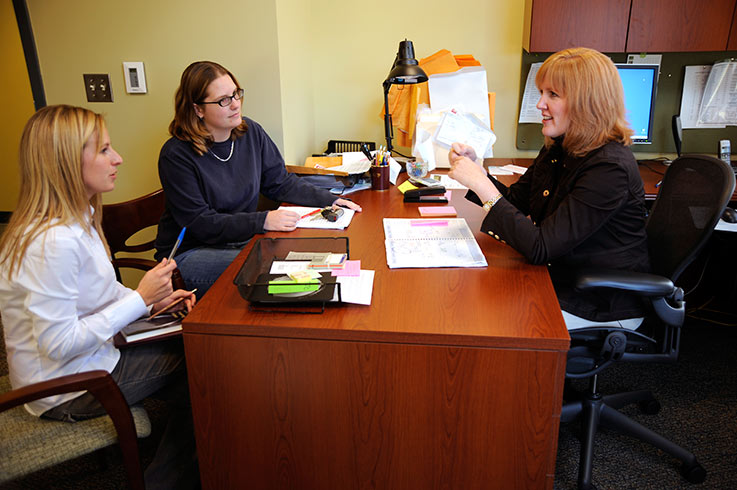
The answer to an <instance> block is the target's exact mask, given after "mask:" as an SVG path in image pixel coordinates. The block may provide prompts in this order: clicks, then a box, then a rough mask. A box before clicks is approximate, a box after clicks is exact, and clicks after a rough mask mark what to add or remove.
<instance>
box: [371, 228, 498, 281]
mask: <svg viewBox="0 0 737 490" xmlns="http://www.w3.org/2000/svg"><path fill="white" fill-rule="evenodd" d="M384 238H385V240H384V244H385V246H386V262H387V265H388V266H389V268H390V269H401V268H431V267H486V266H487V263H486V258H485V257H484V254H483V252H481V248H480V247H479V244H478V243H477V242H476V238H475V237H474V236H473V233H472V232H471V229H470V228H469V227H468V224H467V223H466V220H465V219H463V218H442V219H401V218H384Z"/></svg>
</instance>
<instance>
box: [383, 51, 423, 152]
mask: <svg viewBox="0 0 737 490" xmlns="http://www.w3.org/2000/svg"><path fill="white" fill-rule="evenodd" d="M426 81H427V75H426V74H425V72H424V71H423V70H422V68H420V67H419V66H418V65H417V60H416V59H415V48H414V47H413V46H412V41H408V40H406V39H405V40H404V41H400V42H399V51H398V52H397V56H396V58H395V59H394V64H393V65H392V69H391V70H389V75H387V77H386V80H384V136H385V137H386V149H387V151H388V152H389V154H391V151H392V138H394V129H393V128H392V115H391V114H389V89H390V88H391V86H392V85H410V84H414V83H422V82H426Z"/></svg>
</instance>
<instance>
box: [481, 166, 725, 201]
mask: <svg viewBox="0 0 737 490" xmlns="http://www.w3.org/2000/svg"><path fill="white" fill-rule="evenodd" d="M532 161H533V159H532V158H487V159H485V160H484V165H486V166H487V167H488V166H489V165H495V166H499V167H502V166H504V165H508V164H510V163H511V164H513V165H519V166H521V167H529V166H530V165H531V164H532ZM638 168H639V170H640V177H642V183H643V186H644V188H645V200H646V201H654V200H655V198H656V197H658V188H657V187H655V186H656V185H657V184H658V182H660V181H661V180H663V175H664V174H665V171H666V170H668V166H667V165H665V164H663V163H662V162H659V161H655V160H645V161H643V162H642V163H640V164H639V165H638ZM497 178H498V179H499V181H500V182H502V183H504V185H511V184H513V183H514V182H515V181H516V180H517V179H518V178H519V175H515V176H505V175H502V176H499V177H497ZM735 200H737V189H736V190H735V192H734V194H732V199H730V201H732V202H734V201H735Z"/></svg>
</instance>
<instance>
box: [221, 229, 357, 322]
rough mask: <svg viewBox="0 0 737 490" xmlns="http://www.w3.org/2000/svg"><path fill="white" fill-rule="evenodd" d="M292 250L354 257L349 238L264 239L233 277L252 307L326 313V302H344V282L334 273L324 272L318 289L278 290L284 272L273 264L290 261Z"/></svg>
mask: <svg viewBox="0 0 737 490" xmlns="http://www.w3.org/2000/svg"><path fill="white" fill-rule="evenodd" d="M290 252H330V253H336V254H346V258H349V257H350V256H349V249H348V237H305V238H261V239H259V240H258V241H257V242H256V243H255V244H254V245H253V248H252V249H251V251H250V253H249V254H248V257H247V258H246V261H245V262H244V264H243V266H242V267H241V270H240V271H239V272H238V274H237V275H236V277H235V279H234V280H233V283H234V284H235V285H236V286H237V287H238V292H239V293H240V295H241V296H242V297H243V298H244V299H245V300H247V301H248V302H249V307H250V308H251V309H256V310H258V311H274V312H281V313H322V312H323V311H325V304H326V303H329V302H332V303H337V304H342V299H341V295H340V284H339V283H337V282H336V278H335V277H333V276H332V275H331V274H330V272H321V273H320V277H319V278H318V279H317V280H316V282H317V283H319V285H318V287H317V288H314V287H313V288H309V287H308V288H305V290H304V291H296V290H287V291H284V290H283V289H282V290H277V291H278V292H275V285H277V284H281V283H279V282H275V281H279V280H280V279H282V277H283V274H278V273H277V274H273V273H272V272H271V269H272V264H273V263H274V261H286V260H287V259H286V257H287V255H288V254H289V253H290ZM297 284H298V283H297ZM309 284H312V283H308V285H309ZM270 290H271V291H270Z"/></svg>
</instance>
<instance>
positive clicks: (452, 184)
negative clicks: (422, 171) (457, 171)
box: [430, 174, 468, 190]
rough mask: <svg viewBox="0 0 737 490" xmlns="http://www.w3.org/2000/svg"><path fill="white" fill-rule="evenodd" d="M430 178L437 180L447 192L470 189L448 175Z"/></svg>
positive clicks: (437, 175)
mask: <svg viewBox="0 0 737 490" xmlns="http://www.w3.org/2000/svg"><path fill="white" fill-rule="evenodd" d="M430 177H431V178H433V179H435V180H437V181H438V183H439V184H440V185H442V186H443V187H445V188H446V189H447V190H453V189H461V190H464V189H468V187H466V186H465V185H463V184H461V183H460V182H458V181H457V180H455V179H452V178H450V177H449V176H448V175H446V174H433V175H431V176H430Z"/></svg>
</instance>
